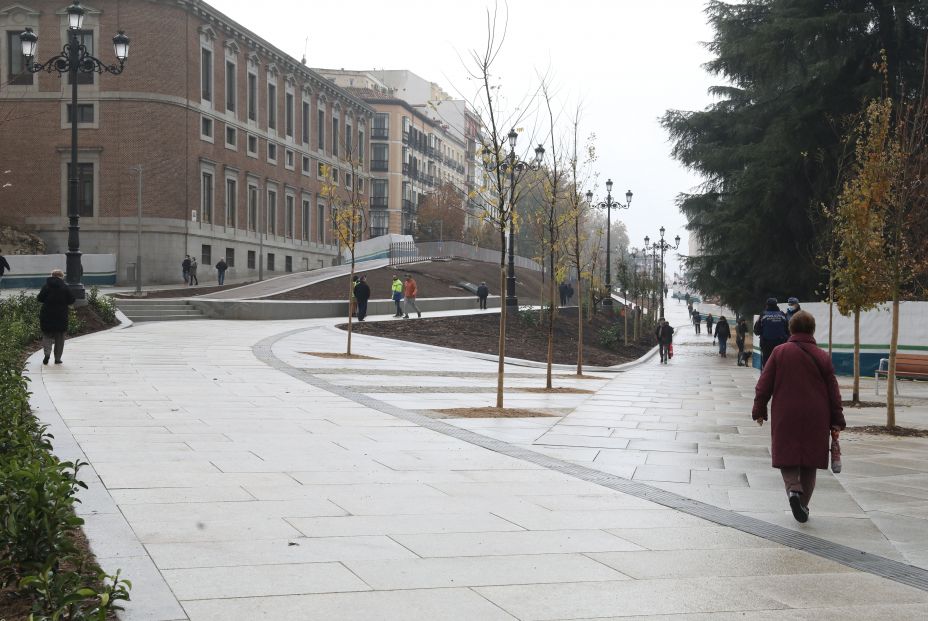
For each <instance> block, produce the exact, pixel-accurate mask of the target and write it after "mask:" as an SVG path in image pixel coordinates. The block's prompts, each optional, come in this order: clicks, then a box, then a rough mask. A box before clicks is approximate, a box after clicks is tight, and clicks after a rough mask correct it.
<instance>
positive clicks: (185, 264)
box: [180, 254, 190, 285]
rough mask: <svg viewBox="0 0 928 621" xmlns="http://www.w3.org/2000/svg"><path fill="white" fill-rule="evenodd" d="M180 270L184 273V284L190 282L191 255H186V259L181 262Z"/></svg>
mask: <svg viewBox="0 0 928 621" xmlns="http://www.w3.org/2000/svg"><path fill="white" fill-rule="evenodd" d="M180 271H181V273H183V275H184V284H185V285H189V284H190V255H189V254H188V255H184V260H183V261H181V263H180Z"/></svg>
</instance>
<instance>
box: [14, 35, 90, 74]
mask: <svg viewBox="0 0 928 621" xmlns="http://www.w3.org/2000/svg"><path fill="white" fill-rule="evenodd" d="M77 40H78V41H79V42H80V44H81V45H83V46H84V48H85V49H86V50H87V53H88V54H90V55H91V56H93V55H94V52H93V31H92V30H81V31H79V32H78V33H77ZM22 53H23V51H22V45H20V48H19V54H20V55H22ZM93 76H94V73H93V72H92V71H91V72H90V73H84V72H83V71H78V72H77V83H78V84H93V80H94V78H93ZM70 83H71V74H70V73H69V74H68V84H70Z"/></svg>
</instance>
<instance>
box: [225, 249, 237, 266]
mask: <svg viewBox="0 0 928 621" xmlns="http://www.w3.org/2000/svg"><path fill="white" fill-rule="evenodd" d="M226 266H227V267H235V248H226Z"/></svg>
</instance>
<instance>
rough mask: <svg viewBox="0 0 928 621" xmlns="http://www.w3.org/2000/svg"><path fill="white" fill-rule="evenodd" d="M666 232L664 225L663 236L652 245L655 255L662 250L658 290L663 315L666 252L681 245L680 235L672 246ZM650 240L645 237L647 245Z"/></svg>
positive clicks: (661, 232)
mask: <svg viewBox="0 0 928 621" xmlns="http://www.w3.org/2000/svg"><path fill="white" fill-rule="evenodd" d="M665 232H666V229H665V228H664V227H661V228H660V234H661V238H660V240H659V241H656V242H654V244H653V245H652V248H653V249H654V254H655V255H657V251H658V250H660V252H661V279H660V282H659V283H658V292H657V295H658V296H659V297H660V300H661V314H660V316H661V317H663V316H664V253H665V252H667V251H668V250H676V249H677V248H679V247H680V236H679V235H677V236H676V237H675V238H674V240H673V241H674V243H675V245H673V246H671V245H670V242H668V241H664V233H665ZM649 241H651V240H650V238H649V237H645V238H644V244H645V246H647V245H648V242H649Z"/></svg>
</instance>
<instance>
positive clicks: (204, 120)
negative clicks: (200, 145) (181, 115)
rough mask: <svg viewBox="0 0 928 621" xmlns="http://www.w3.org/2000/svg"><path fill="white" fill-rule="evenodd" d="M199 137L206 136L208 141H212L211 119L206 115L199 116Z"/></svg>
mask: <svg viewBox="0 0 928 621" xmlns="http://www.w3.org/2000/svg"><path fill="white" fill-rule="evenodd" d="M200 121H201V122H200V138H206V139H207V140H209V141H210V142H212V141H213V119H211V118H209V117H208V116H204V117H201V119H200Z"/></svg>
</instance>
